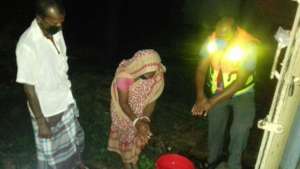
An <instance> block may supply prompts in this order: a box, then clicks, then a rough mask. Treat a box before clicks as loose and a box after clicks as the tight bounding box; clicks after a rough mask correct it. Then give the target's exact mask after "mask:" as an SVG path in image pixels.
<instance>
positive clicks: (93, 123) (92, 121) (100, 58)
mask: <svg viewBox="0 0 300 169" xmlns="http://www.w3.org/2000/svg"><path fill="white" fill-rule="evenodd" d="M271 12H272V11H271ZM19 15H20V16H22V12H19ZM29 16H30V15H29ZM29 16H27V17H26V18H27V19H24V21H22V22H20V23H16V22H14V21H10V22H7V24H5V26H4V27H2V29H0V35H1V41H0V46H1V49H0V52H1V53H0V54H1V57H2V56H3V57H2V58H1V62H0V74H1V77H2V78H1V80H0V91H1V92H0V103H1V106H0V112H1V113H0V124H1V127H0V133H1V134H0V162H1V163H2V164H1V165H2V167H1V166H0V168H4V169H12V168H5V166H6V167H8V166H11V167H12V166H15V168H17V169H32V168H33V166H34V161H35V147H34V140H33V134H32V127H31V123H30V118H29V114H28V112H27V110H26V105H25V97H24V94H23V91H22V87H21V86H20V85H18V84H16V83H15V82H14V81H15V73H16V66H15V55H14V48H15V44H16V41H17V39H18V37H19V35H20V33H21V32H22V31H23V30H24V29H25V28H26V27H27V25H28V23H27V22H30V21H31V17H29ZM73 17H75V16H73ZM176 19H179V20H180V18H173V19H172V20H170V21H169V22H167V23H164V22H163V21H164V20H161V21H160V22H158V23H156V22H154V21H151V22H150V23H147V22H140V23H135V22H134V21H130V22H127V23H122V24H121V25H120V27H119V29H120V30H121V31H120V30H119V31H117V32H118V33H119V36H118V45H117V47H116V48H114V49H116V51H115V55H114V56H113V57H107V50H106V46H105V43H104V42H101V41H102V40H103V39H105V37H104V36H102V35H101V34H96V35H95V36H96V37H84V36H80V37H77V36H76V32H72V29H71V28H68V27H67V28H66V31H67V30H70V31H69V32H68V33H67V32H66V33H65V34H66V41H67V44H68V46H69V56H70V59H69V64H70V79H71V81H72V84H73V87H72V89H73V92H74V96H75V98H76V100H77V103H78V106H79V109H80V113H81V117H80V121H81V124H82V126H83V128H84V130H85V132H86V151H85V153H84V159H85V160H86V162H87V164H88V165H89V166H90V167H91V168H95V169H98V168H99V169H100V168H101V169H105V168H106V169H120V165H121V163H120V159H119V157H118V156H117V155H115V154H113V153H110V152H108V151H107V150H106V145H107V137H108V131H109V127H110V126H109V125H110V114H109V101H110V90H109V87H110V83H111V80H112V78H113V74H114V70H115V68H116V66H117V63H118V62H119V61H120V60H121V59H122V58H124V57H125V58H128V57H130V56H131V55H132V54H133V53H134V52H135V51H136V50H138V49H142V48H154V49H156V50H157V51H158V52H159V53H160V55H161V57H162V60H163V63H164V64H165V65H166V67H167V74H166V88H165V91H164V93H163V95H162V97H161V98H160V99H159V102H158V105H157V107H156V110H155V112H154V114H153V122H152V126H151V127H152V130H153V133H154V137H153V138H152V140H151V142H150V144H149V145H148V146H147V147H146V149H145V151H144V153H143V154H142V157H141V162H140V164H141V169H152V168H153V164H154V161H155V160H156V159H157V158H158V157H159V155H160V154H162V153H165V152H181V153H184V154H186V155H188V156H190V157H191V156H194V157H196V158H197V159H205V158H206V156H207V145H206V144H207V143H206V141H207V140H206V138H207V120H206V119H197V118H193V117H192V116H191V113H190V109H191V107H192V105H193V103H194V95H195V93H194V92H195V91H194V75H195V68H196V64H197V61H198V60H199V58H198V57H199V56H197V55H196V53H197V51H198V49H199V47H200V45H201V42H202V41H203V39H204V37H205V36H206V35H207V33H208V32H209V31H210V30H206V29H205V28H203V27H200V26H195V25H186V24H183V23H182V22H176ZM269 19H270V18H268V17H266V16H264V15H263V14H262V15H258V16H256V21H257V22H256V24H252V26H249V25H247V24H245V25H247V26H249V27H252V28H251V32H253V33H254V34H255V35H256V36H257V37H259V38H260V39H261V41H262V42H263V43H262V48H261V54H260V57H259V61H258V63H257V64H258V65H257V78H256V108H257V116H256V121H257V120H258V119H260V118H263V117H264V116H265V115H266V113H267V112H268V109H269V105H270V102H271V99H272V96H273V91H274V87H275V83H276V82H275V81H271V80H269V71H270V67H271V64H272V58H273V55H274V49H275V42H274V40H273V38H272V36H273V34H274V32H275V30H276V28H277V26H278V23H285V25H287V26H289V25H290V22H279V21H278V22H272V21H270V20H269ZM152 20H155V19H152ZM276 21H277V20H276ZM69 22H70V21H69ZM25 23H26V24H25ZM76 23H77V24H79V23H80V21H77V22H76ZM152 23H155V24H156V25H155V26H153V25H152V26H150V25H151V24H152ZM85 24H91V25H92V24H93V23H92V22H89V23H85ZM128 24H129V26H128ZM130 24H132V25H131V26H130ZM158 25H159V28H160V29H158ZM145 28H147V29H145ZM253 28H254V29H253ZM93 31H97V29H96V28H95V30H93ZM256 121H255V122H256ZM255 124H256V123H255ZM261 135H262V131H261V130H259V129H257V127H256V126H255V125H254V127H253V128H252V130H251V135H250V138H249V143H248V146H247V149H246V152H245V154H244V157H243V161H244V165H245V169H252V168H254V164H255V160H256V156H257V153H258V149H259V145H260V140H261Z"/></svg>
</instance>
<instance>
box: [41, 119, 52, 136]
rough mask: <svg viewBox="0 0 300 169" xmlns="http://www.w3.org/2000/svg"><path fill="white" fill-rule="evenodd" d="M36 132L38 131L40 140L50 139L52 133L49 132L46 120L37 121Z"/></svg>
mask: <svg viewBox="0 0 300 169" xmlns="http://www.w3.org/2000/svg"><path fill="white" fill-rule="evenodd" d="M38 130H39V134H38V136H39V137H40V138H51V137H52V132H51V130H50V127H49V125H48V123H47V121H46V120H40V121H38Z"/></svg>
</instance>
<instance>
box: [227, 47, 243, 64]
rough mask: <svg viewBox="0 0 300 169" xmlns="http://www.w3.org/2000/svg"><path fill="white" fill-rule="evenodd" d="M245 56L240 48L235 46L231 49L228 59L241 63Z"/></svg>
mask: <svg viewBox="0 0 300 169" xmlns="http://www.w3.org/2000/svg"><path fill="white" fill-rule="evenodd" d="M243 55H244V51H243V49H242V48H240V47H239V46H234V47H233V48H231V49H230V50H229V52H228V54H227V58H228V59H229V60H230V61H239V60H241V58H242V57H243Z"/></svg>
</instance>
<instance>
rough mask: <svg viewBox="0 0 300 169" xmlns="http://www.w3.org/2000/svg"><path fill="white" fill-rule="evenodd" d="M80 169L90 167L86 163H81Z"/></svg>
mask: <svg viewBox="0 0 300 169" xmlns="http://www.w3.org/2000/svg"><path fill="white" fill-rule="evenodd" d="M79 169H89V168H88V167H87V166H86V165H84V164H83V163H81V164H80V165H79Z"/></svg>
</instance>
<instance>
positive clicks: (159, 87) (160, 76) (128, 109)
mask: <svg viewBox="0 0 300 169" xmlns="http://www.w3.org/2000/svg"><path fill="white" fill-rule="evenodd" d="M165 71H166V68H165V66H164V65H163V64H162V63H161V59H160V56H159V54H158V53H157V52H156V51H155V50H152V49H145V50H139V51H137V52H136V53H135V54H134V56H133V57H132V58H131V59H128V60H123V61H122V62H121V63H120V64H119V66H118V68H117V71H116V73H115V77H114V79H113V82H112V84H111V118H112V124H111V129H110V136H109V140H108V150H109V151H113V152H116V153H118V154H119V155H120V156H121V158H122V162H123V164H124V168H125V169H138V166H137V162H138V159H139V155H140V153H141V151H142V149H143V147H144V146H145V145H146V144H147V143H148V141H149V139H150V137H151V135H152V133H151V131H150V122H151V114H152V112H153V110H154V107H155V103H156V100H157V99H158V97H159V96H160V95H161V93H162V91H163V89H164V73H165Z"/></svg>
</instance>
